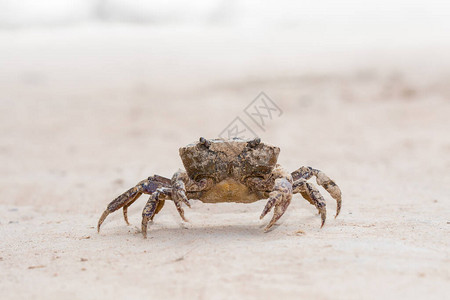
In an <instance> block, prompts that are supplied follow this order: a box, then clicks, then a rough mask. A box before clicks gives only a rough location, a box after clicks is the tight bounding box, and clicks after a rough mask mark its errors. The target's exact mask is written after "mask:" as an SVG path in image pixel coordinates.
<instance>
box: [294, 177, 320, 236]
mask: <svg viewBox="0 0 450 300" xmlns="http://www.w3.org/2000/svg"><path fill="white" fill-rule="evenodd" d="M293 190H294V194H297V193H300V194H301V195H302V196H303V198H305V199H306V200H308V202H309V203H311V204H312V205H314V206H315V207H316V208H317V210H318V211H319V214H320V217H321V219H322V225H321V226H320V228H322V227H323V225H324V224H325V220H326V218H327V208H326V204H325V200H324V199H323V197H322V195H321V194H320V192H319V190H318V189H317V188H316V187H315V186H314V185H313V184H312V183H309V182H307V181H306V179H304V178H300V179H298V180H296V181H294V185H293Z"/></svg>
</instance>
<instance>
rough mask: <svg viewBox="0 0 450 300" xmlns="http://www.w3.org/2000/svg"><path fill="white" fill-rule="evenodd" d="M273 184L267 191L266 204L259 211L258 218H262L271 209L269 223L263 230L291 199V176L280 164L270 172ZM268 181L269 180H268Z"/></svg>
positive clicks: (270, 225) (281, 213)
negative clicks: (268, 191)
mask: <svg viewBox="0 0 450 300" xmlns="http://www.w3.org/2000/svg"><path fill="white" fill-rule="evenodd" d="M273 179H275V180H274V181H273V186H272V189H271V191H270V193H269V198H268V200H267V204H266V206H265V207H264V210H263V211H262V213H261V216H260V219H262V218H264V216H265V215H266V214H267V213H268V212H269V211H270V210H271V209H272V207H275V208H274V211H273V216H272V219H271V220H270V222H269V224H267V226H266V228H265V229H264V231H266V232H267V231H268V230H269V229H270V228H271V227H272V226H273V225H274V224H275V223H276V221H278V219H280V218H281V216H282V215H283V214H284V212H285V211H286V209H287V208H288V206H289V204H290V203H291V199H292V177H291V175H290V174H289V173H287V172H286V171H284V170H283V169H282V168H281V167H280V166H277V167H276V168H275V170H274V171H273V172H272V180H273ZM269 182H270V180H269Z"/></svg>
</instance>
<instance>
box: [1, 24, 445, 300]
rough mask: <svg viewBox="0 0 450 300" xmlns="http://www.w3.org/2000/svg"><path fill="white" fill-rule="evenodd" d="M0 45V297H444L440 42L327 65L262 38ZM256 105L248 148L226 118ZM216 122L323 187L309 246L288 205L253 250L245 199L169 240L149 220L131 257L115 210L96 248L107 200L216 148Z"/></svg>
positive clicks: (89, 37)
mask: <svg viewBox="0 0 450 300" xmlns="http://www.w3.org/2000/svg"><path fill="white" fill-rule="evenodd" d="M50 31H51V30H50ZM67 32H69V33H70V32H72V34H69V35H67ZM134 32H136V31H134ZM1 37H2V38H3V41H5V40H7V41H8V42H7V43H6V42H5V43H3V45H2V47H3V50H4V51H2V52H1V53H0V61H1V62H2V64H3V67H2V68H1V69H0V104H1V109H0V136H1V139H0V154H1V155H0V159H1V163H0V175H1V176H0V199H1V200H0V204H1V205H0V239H1V243H0V291H1V294H0V298H2V299H25V298H28V299H30V298H34V299H62V298H64V299H106V298H114V299H115V298H118V299H120V298H122V299H124V298H128V299H138V298H144V297H146V298H150V297H152V298H154V299H166V298H167V299H237V298H244V297H245V298H246V299H380V298H381V299H445V298H446V297H448V294H449V292H450V289H449V286H450V250H449V249H450V235H449V233H450V199H449V195H450V185H449V183H450V172H449V170H450V134H449V133H448V132H449V129H450V118H449V116H450V102H449V101H450V77H449V74H450V72H449V71H450V68H448V64H449V62H450V60H449V59H448V58H449V56H448V55H447V54H446V53H450V52H449V51H446V50H448V48H446V47H444V46H443V45H441V46H439V44H434V45H433V46H426V47H422V46H421V47H419V46H412V45H409V46H408V45H406V44H404V45H403V48H399V49H393V48H394V47H393V48H392V49H390V48H388V49H387V50H386V51H384V52H383V51H381V50H380V51H378V50H377V51H375V50H369V49H358V47H353V48H351V47H347V48H345V49H348V51H342V50H341V48H340V47H339V45H340V44H339V43H338V42H335V43H334V42H333V41H330V40H327V41H325V42H322V44H314V43H310V44H311V45H314V46H311V47H310V48H309V49H308V50H304V49H305V48H304V47H303V44H305V45H307V44H308V43H307V42H305V41H302V42H292V41H290V40H289V39H288V38H287V37H282V36H281V37H276V36H275V35H274V36H272V37H273V38H277V40H276V43H275V42H273V41H272V42H271V43H269V42H265V37H264V36H253V35H251V34H249V35H248V36H247V37H246V36H245V34H242V35H240V36H238V37H236V38H235V37H234V35H233V33H232V32H228V33H223V34H222V35H220V37H221V38H220V39H219V38H211V37H210V35H209V34H208V33H206V34H205V33H201V32H200V33H195V32H183V33H176V34H175V33H173V31H170V30H168V31H164V30H163V29H161V30H159V31H157V30H155V31H151V30H150V31H148V30H147V31H144V30H142V31H139V30H138V31H137V33H135V34H134V35H129V34H128V33H127V31H126V30H121V29H115V30H113V31H109V30H107V29H105V28H101V26H100V28H97V31H94V32H91V31H87V30H85V31H82V32H81V33H79V32H78V33H76V34H73V29H70V28H69V29H66V31H62V30H57V29H54V30H53V31H52V32H51V33H48V31H42V32H41V31H38V32H36V31H30V32H21V33H16V34H12V33H9V32H2V33H1ZM207 37H210V38H211V39H209V40H208V39H206V38H207ZM247 38H251V39H250V40H249V39H247ZM235 39H237V41H236V40H235ZM283 42H284V43H283ZM344 43H345V42H344ZM274 44H276V45H278V46H277V47H273V45H274ZM236 45H237V46H236ZM271 45H272V46H271ZM322 46H325V50H323V48H322ZM346 46H349V44H348V45H346ZM224 47H225V48H224ZM321 48H322V51H320V49H321ZM368 48H370V47H368ZM302 49H303V50H302ZM327 50H328V51H329V54H328V55H327ZM406 50H408V51H406ZM374 53H376V54H377V55H374ZM271 54H272V55H271ZM274 57H276V59H274ZM260 91H265V92H266V93H267V94H268V95H269V96H270V97H272V98H273V99H274V100H275V101H276V103H277V104H278V105H279V106H280V107H281V108H282V110H283V111H284V113H283V115H282V116H281V117H280V118H276V119H274V120H273V121H271V122H270V123H269V124H268V125H267V127H266V131H265V132H262V131H261V130H259V129H258V128H256V127H255V125H254V124H252V123H250V122H251V121H249V120H248V119H246V116H245V114H244V113H243V109H244V108H245V107H246V105H247V104H248V103H250V101H251V100H252V99H253V98H254V97H255V96H256V95H257V94H258V93H259V92H260ZM236 116H240V117H241V118H242V119H244V120H245V121H247V122H249V123H248V124H249V125H251V126H252V128H254V130H255V131H256V132H257V133H258V134H259V135H260V136H261V137H262V138H263V140H264V141H267V142H269V143H272V144H276V145H278V146H280V147H281V154H280V158H279V162H280V163H281V164H282V165H284V166H285V167H286V168H287V169H289V170H292V171H293V170H295V169H296V168H298V167H300V166H302V165H310V166H314V167H316V168H319V169H321V170H323V171H325V172H326V173H327V174H328V175H329V176H330V177H332V178H333V179H334V180H335V181H336V182H337V183H338V184H339V185H340V187H341V189H342V191H343V209H342V212H341V215H340V216H339V217H338V218H337V219H334V218H333V216H334V212H335V207H336V205H335V203H334V202H333V200H332V199H331V197H330V196H329V195H327V194H326V191H325V190H323V189H321V192H323V194H324V196H325V198H326V200H327V205H328V219H327V222H326V225H325V227H324V228H323V229H319V225H320V221H319V217H318V216H317V215H316V211H315V209H314V208H313V207H312V206H311V205H310V204H309V203H307V202H306V201H305V200H303V199H302V198H301V197H300V196H295V198H294V201H293V203H292V204H291V206H290V207H289V209H288V212H287V213H286V214H285V215H284V216H283V218H282V219H281V220H280V222H279V223H278V224H279V226H277V227H276V228H275V229H274V230H273V231H271V232H269V233H263V226H264V225H265V224H266V222H268V219H269V218H268V217H266V218H267V219H265V220H263V221H259V218H258V217H259V214H260V212H261V210H262V208H263V207H264V205H265V203H264V201H261V202H257V203H254V204H250V205H245V204H215V205H211V204H209V205H208V204H202V203H198V202H197V203H194V205H193V208H192V209H190V210H189V209H187V208H186V216H187V218H188V219H189V220H190V223H187V224H182V222H181V220H180V219H179V217H178V215H177V212H176V210H175V208H174V206H173V204H172V203H167V204H166V206H165V207H164V209H163V211H162V212H161V213H160V214H158V215H157V217H156V218H155V222H154V224H152V225H151V226H149V238H148V239H147V240H144V239H143V238H142V236H141V234H140V232H139V229H138V227H137V226H139V224H140V213H141V210H142V208H143V206H144V203H145V201H146V198H147V197H142V198H141V199H140V200H139V201H137V202H136V203H135V204H134V205H133V206H132V207H131V208H130V211H129V216H130V222H131V223H132V225H131V226H128V227H127V226H126V225H125V223H124V221H123V220H122V214H121V212H120V211H118V212H116V213H115V214H113V215H111V216H110V217H109V218H108V219H107V220H106V222H105V223H104V225H103V228H102V232H101V234H97V232H96V230H95V226H96V223H97V220H98V217H99V216H100V214H101V213H102V211H103V210H104V208H105V207H106V205H107V204H108V203H109V202H110V201H111V200H112V199H113V198H114V197H115V196H117V195H118V194H120V193H122V192H123V191H125V190H126V189H127V188H128V187H131V186H132V185H134V184H135V183H137V182H138V181H139V180H141V179H143V178H146V177H147V176H149V175H152V174H155V173H156V174H160V175H163V176H171V174H172V173H173V172H175V171H176V170H177V169H178V168H180V167H181V166H182V165H181V161H180V159H179V157H178V147H179V146H182V145H184V144H187V143H189V142H191V141H194V140H196V139H197V138H198V137H199V136H206V137H215V136H217V135H218V134H219V133H220V132H221V131H222V129H224V128H225V126H226V125H227V124H228V123H229V122H231V121H232V120H233V119H234V118H235V117H236ZM298 230H302V231H303V232H304V233H303V234H299V233H296V232H297V231H298Z"/></svg>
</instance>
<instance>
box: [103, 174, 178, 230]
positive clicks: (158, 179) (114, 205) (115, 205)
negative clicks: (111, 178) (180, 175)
mask: <svg viewBox="0 0 450 300" xmlns="http://www.w3.org/2000/svg"><path fill="white" fill-rule="evenodd" d="M170 184H171V181H170V179H168V178H165V177H162V176H159V175H154V176H151V177H149V178H147V179H145V180H142V181H141V182H139V183H138V184H137V185H136V186H134V187H132V188H130V189H129V190H127V191H126V192H125V193H123V194H121V195H120V196H118V197H117V198H116V199H114V200H113V201H111V203H109V204H108V206H107V207H106V210H105V211H104V212H103V214H102V216H101V217H100V219H99V220H98V225H97V231H99V232H100V227H101V225H102V223H103V221H105V219H106V217H107V216H108V215H109V214H110V213H112V212H114V211H116V210H118V209H120V208H121V207H123V208H124V212H123V214H124V218H125V221H126V222H127V223H128V216H127V209H128V206H130V205H131V204H132V203H133V202H134V201H136V200H137V198H139V196H141V195H142V194H150V195H151V194H152V193H153V192H155V191H156V189H158V188H160V187H170Z"/></svg>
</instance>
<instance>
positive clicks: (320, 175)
mask: <svg viewBox="0 0 450 300" xmlns="http://www.w3.org/2000/svg"><path fill="white" fill-rule="evenodd" d="M291 175H292V179H293V180H294V182H295V181H297V180H298V179H301V178H303V179H305V180H307V179H309V178H311V177H312V176H316V181H317V184H318V185H320V186H323V187H324V189H326V190H327V192H328V193H330V195H331V197H333V198H334V199H335V200H336V203H337V207H336V216H335V217H337V216H338V215H339V212H340V211H341V205H342V198H341V195H342V194H341V190H340V189H339V187H338V186H337V184H336V183H334V181H333V180H331V179H330V177H328V176H327V175H326V174H325V173H324V172H322V171H320V170H317V169H313V168H311V167H301V168H299V169H297V170H295V171H294V172H292V173H291ZM302 195H303V193H302ZM319 195H320V194H319ZM303 197H305V196H303ZM305 199H306V200H308V201H309V202H311V201H310V200H309V199H308V198H306V197H305ZM316 207H317V206H316Z"/></svg>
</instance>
